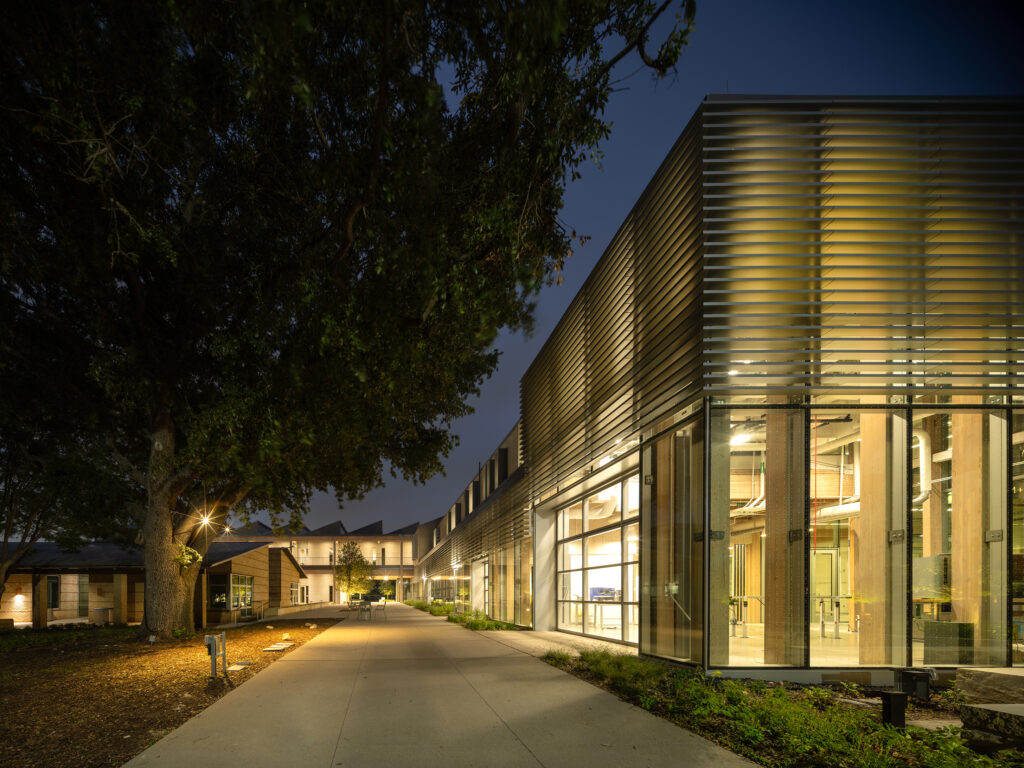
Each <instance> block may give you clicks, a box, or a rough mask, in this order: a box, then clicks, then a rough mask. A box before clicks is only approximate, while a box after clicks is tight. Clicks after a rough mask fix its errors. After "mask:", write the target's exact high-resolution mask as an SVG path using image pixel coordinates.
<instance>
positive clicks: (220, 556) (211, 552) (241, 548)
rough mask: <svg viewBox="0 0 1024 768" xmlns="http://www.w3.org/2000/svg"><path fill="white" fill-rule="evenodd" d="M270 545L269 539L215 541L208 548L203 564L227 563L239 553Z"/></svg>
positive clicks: (209, 566) (209, 565)
mask: <svg viewBox="0 0 1024 768" xmlns="http://www.w3.org/2000/svg"><path fill="white" fill-rule="evenodd" d="M269 546H270V542H268V541H215V542H213V543H212V544H211V545H210V548H209V549H208V550H206V556H205V557H203V565H204V566H206V567H207V568H212V567H213V566H215V565H220V564H221V563H226V562H227V561H228V560H234V559H235V558H236V557H238V556H239V555H244V554H246V553H247V552H253V551H255V550H257V549H261V548H262V547H269Z"/></svg>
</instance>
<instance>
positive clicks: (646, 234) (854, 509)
mask: <svg viewBox="0 0 1024 768" xmlns="http://www.w3.org/2000/svg"><path fill="white" fill-rule="evenodd" d="M1022 201H1024V103H1022V102H1019V101H1005V100H997V99H980V98H979V99H975V98H962V99H956V98H951V99H945V98H943V99H935V98H884V97H883V98H875V97H857V98H854V97H842V98H839V97H836V98H833V97H741V96H709V97H708V98H707V99H706V100H705V101H704V103H703V104H702V105H701V107H700V109H699V110H698V112H697V113H696V115H694V117H693V119H692V120H691V121H690V123H689V124H688V125H687V127H686V128H685V130H684V131H683V133H682V135H681V136H680V138H679V140H678V141H677V143H676V144H675V146H674V147H673V148H672V150H671V152H670V153H669V155H668V157H667V158H666V159H665V161H664V163H663V164H662V166H661V167H660V168H659V169H658V171H657V172H656V174H655V175H654V177H653V179H652V180H651V182H650V184H649V186H648V187H647V189H646V190H645V191H644V193H643V194H642V195H641V197H640V199H639V201H638V202H637V203H636V205H635V207H634V208H633V210H632V211H631V212H630V214H629V216H628V217H627V218H626V220H625V221H624V222H623V224H622V226H621V228H620V229H619V231H618V233H617V234H616V236H615V237H614V239H613V240H612V242H611V244H610V245H609V246H608V249H607V251H606V252H605V254H604V255H603V257H602V258H601V260H600V261H599V262H598V264H597V265H596V267H595V268H594V270H593V272H592V273H591V275H590V277H589V278H588V280H587V281H586V283H585V284H584V286H583V288H582V289H581V290H580V292H579V294H578V295H577V296H576V298H575V299H574V300H573V302H572V304H571V305H570V307H569V309H568V310H567V311H566V313H565V315H564V316H563V317H562V319H561V321H560V322H559V324H558V326H557V327H556V329H555V330H554V331H553V333H552V334H551V337H550V338H549V339H548V341H547V343H546V344H545V345H544V347H543V348H542V350H541V351H540V353H539V354H538V355H537V357H536V359H535V360H534V362H533V364H532V365H531V366H530V368H529V369H528V370H527V372H526V374H525V375H524V376H523V378H522V381H521V420H520V422H519V423H518V424H517V425H516V426H515V428H514V429H513V431H512V433H511V435H510V437H509V438H508V439H506V441H504V442H503V443H502V447H501V449H500V452H499V453H498V454H496V455H494V456H492V457H491V458H490V459H489V460H488V461H487V462H486V464H485V469H484V470H482V471H481V473H480V474H478V475H477V477H475V478H474V479H473V480H472V482H471V483H470V485H469V486H467V488H466V491H465V492H464V493H463V494H462V495H461V496H460V497H459V499H458V500H456V502H455V504H454V505H453V506H452V507H451V508H449V510H448V512H447V513H445V514H444V515H442V516H441V517H440V518H438V520H437V521H435V523H434V524H433V525H432V527H430V529H429V530H430V535H431V537H432V541H431V549H430V551H429V552H422V553H420V555H419V562H418V565H417V568H416V578H415V579H414V580H413V590H414V591H415V593H416V594H417V595H419V596H421V597H424V598H441V599H445V600H452V601H454V602H455V603H456V605H457V606H458V607H459V608H476V609H480V610H484V611H486V612H487V613H488V614H489V615H491V616H492V617H494V618H499V619H504V620H507V621H513V622H515V623H517V624H520V625H523V626H527V627H533V628H536V629H545V630H548V629H559V630H562V631H566V632H575V633H580V634H584V635H592V636H596V637H602V638H607V639H612V640H616V641H619V642H622V643H628V644H634V645H638V646H639V650H640V651H641V652H642V653H645V654H649V655H652V656H659V657H664V658H667V659H672V660H676V661H680V662H683V663H687V664H692V665H694V666H696V667H699V668H702V669H705V670H722V671H723V672H724V673H726V674H736V675H742V676H748V677H749V676H759V677H766V678H771V677H784V678H786V679H790V680H794V679H802V680H807V681H814V680H821V679H823V678H824V677H831V678H835V676H836V675H837V674H839V675H840V676H842V675H847V676H851V675H852V676H853V677H856V678H857V679H861V680H867V679H870V680H872V681H873V682H875V683H878V684H885V683H886V682H891V680H892V675H893V670H896V669H899V668H903V667H911V666H928V667H938V668H943V667H948V668H954V667H957V666H962V665H973V666H985V665H991V666H1007V665H1011V664H1022V663H1024V637H1022V630H1024V389H1022V384H1024V205H1022ZM499 463H500V464H502V465H503V466H504V467H505V471H504V472H498V471H496V469H497V465H498V464H499ZM492 466H494V467H495V469H494V470H492ZM858 676H859V677H858ZM851 679H853V678H852V677H851Z"/></svg>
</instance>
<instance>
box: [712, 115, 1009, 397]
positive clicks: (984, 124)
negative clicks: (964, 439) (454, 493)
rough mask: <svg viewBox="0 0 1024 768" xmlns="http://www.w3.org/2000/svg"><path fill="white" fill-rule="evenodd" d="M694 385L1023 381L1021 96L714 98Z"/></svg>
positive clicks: (916, 386)
mask: <svg viewBox="0 0 1024 768" xmlns="http://www.w3.org/2000/svg"><path fill="white" fill-rule="evenodd" d="M702 121H703V200H704V249H705V250H704V261H703V269H702V280H703V286H704V289H703V297H704V298H703V303H704V310H703V320H702V325H703V352H704V361H705V365H704V385H705V391H706V392H708V393H710V394H713V395H730V396H743V395H753V396H760V395H764V394H784V395H804V394H817V393H830V394H837V393H839V394H841V393H850V394H851V395H855V394H866V393H881V394H904V395H905V394H923V393H929V394H935V393H939V394H943V393H951V392H956V393H961V394H968V393H973V394H1000V393H1002V392H1005V391H1006V389H1005V388H1008V387H1017V388H1019V387H1020V386H1021V385H1022V384H1024V317H1022V314H1024V105H1022V104H1021V103H1016V104H1012V103H1011V104H1006V103H998V102H994V101H984V100H952V101H949V100H945V101H934V100H909V101H908V100H901V101H890V100H868V99H860V100H856V99H855V100H838V101H829V100H821V99H818V100H814V99H780V100H766V101H765V100H762V101H757V100H750V99H743V98H739V99H730V98H729V97H716V98H714V99H709V100H708V101H707V102H705V105H704V107H703V109H702Z"/></svg>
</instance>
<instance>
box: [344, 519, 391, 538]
mask: <svg viewBox="0 0 1024 768" xmlns="http://www.w3.org/2000/svg"><path fill="white" fill-rule="evenodd" d="M348 535H349V536H383V535H384V521H383V520H378V521H377V522H376V523H370V524H369V525H364V526H363V527H362V528H357V529H356V530H354V531H349V532H348Z"/></svg>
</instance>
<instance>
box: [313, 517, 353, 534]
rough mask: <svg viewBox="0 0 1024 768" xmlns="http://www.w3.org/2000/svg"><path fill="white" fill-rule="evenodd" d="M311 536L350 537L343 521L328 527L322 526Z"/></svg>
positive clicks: (335, 522) (336, 521)
mask: <svg viewBox="0 0 1024 768" xmlns="http://www.w3.org/2000/svg"><path fill="white" fill-rule="evenodd" d="M309 535H310V536H348V530H346V528H345V524H344V523H342V522H341V520H335V521H334V522H333V523H328V524H327V525H321V526H320V527H319V528H315V529H313V530H312V531H311V532H310V534H309Z"/></svg>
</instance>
